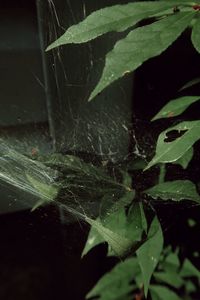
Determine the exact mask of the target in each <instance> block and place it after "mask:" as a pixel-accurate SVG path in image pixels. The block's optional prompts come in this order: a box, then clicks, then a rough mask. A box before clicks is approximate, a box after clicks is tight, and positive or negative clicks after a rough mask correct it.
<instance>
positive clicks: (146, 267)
mask: <svg viewBox="0 0 200 300" xmlns="http://www.w3.org/2000/svg"><path fill="white" fill-rule="evenodd" d="M162 249H163V234H162V228H161V226H160V222H159V220H158V218H157V217H155V218H154V219H153V221H152V223H151V226H150V229H149V232H148V239H147V241H146V242H145V243H144V244H143V245H142V246H141V247H140V248H139V249H138V250H137V252H136V253H137V257H138V262H139V265H140V268H141V271H142V276H143V282H144V293H145V296H147V293H148V289H149V283H150V280H151V276H152V274H153V272H154V270H155V268H156V266H157V264H158V261H159V258H160V254H161V252H162Z"/></svg>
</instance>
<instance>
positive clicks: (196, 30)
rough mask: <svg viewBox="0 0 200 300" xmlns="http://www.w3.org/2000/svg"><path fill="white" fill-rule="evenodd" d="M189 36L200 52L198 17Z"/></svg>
mask: <svg viewBox="0 0 200 300" xmlns="http://www.w3.org/2000/svg"><path fill="white" fill-rule="evenodd" d="M191 38H192V43H193V46H194V48H195V49H196V50H197V51H198V52H199V53H200V17H198V18H197V20H196V22H195V24H194V26H193V30H192V37H191Z"/></svg>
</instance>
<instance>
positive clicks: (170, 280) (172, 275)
mask: <svg viewBox="0 0 200 300" xmlns="http://www.w3.org/2000/svg"><path fill="white" fill-rule="evenodd" d="M153 276H154V278H155V279H156V280H157V281H160V282H164V283H166V284H168V285H171V286H172V287H174V288H177V289H179V288H180V287H181V286H182V285H183V284H184V281H183V280H182V279H181V277H180V275H179V274H178V273H177V272H172V271H171V272H170V271H169V272H155V273H154V274H153Z"/></svg>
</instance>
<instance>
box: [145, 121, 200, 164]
mask: <svg viewBox="0 0 200 300" xmlns="http://www.w3.org/2000/svg"><path fill="white" fill-rule="evenodd" d="M171 132H177V133H183V134H182V135H181V136H179V137H178V138H176V139H175V140H172V141H170V139H169V136H170V133H171ZM199 132H200V121H186V122H181V123H179V124H178V125H176V126H173V127H170V128H168V129H166V130H165V131H163V132H162V133H161V134H160V135H159V137H158V141H157V146H156V154H155V156H154V157H153V159H152V160H151V161H150V162H149V164H148V165H147V167H146V168H145V170H147V169H149V168H150V167H152V166H154V165H155V164H157V163H170V162H175V161H177V160H178V159H179V158H181V157H182V156H183V155H184V154H185V153H186V152H187V151H188V150H189V149H190V148H191V147H192V146H193V144H194V143H195V142H196V141H197V140H198V139H199V138H200V135H199Z"/></svg>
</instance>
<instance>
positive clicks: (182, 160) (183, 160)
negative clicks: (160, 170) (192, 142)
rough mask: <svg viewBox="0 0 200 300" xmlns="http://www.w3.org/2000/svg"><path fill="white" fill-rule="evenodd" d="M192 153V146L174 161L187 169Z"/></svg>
mask: <svg viewBox="0 0 200 300" xmlns="http://www.w3.org/2000/svg"><path fill="white" fill-rule="evenodd" d="M193 155H194V150H193V148H190V149H189V150H188V151H187V152H185V154H184V155H183V156H182V157H180V158H179V159H178V160H176V161H175V162H174V164H176V165H180V166H181V167H182V168H183V169H187V167H188V165H189V163H190V161H191V160H192V157H193Z"/></svg>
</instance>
